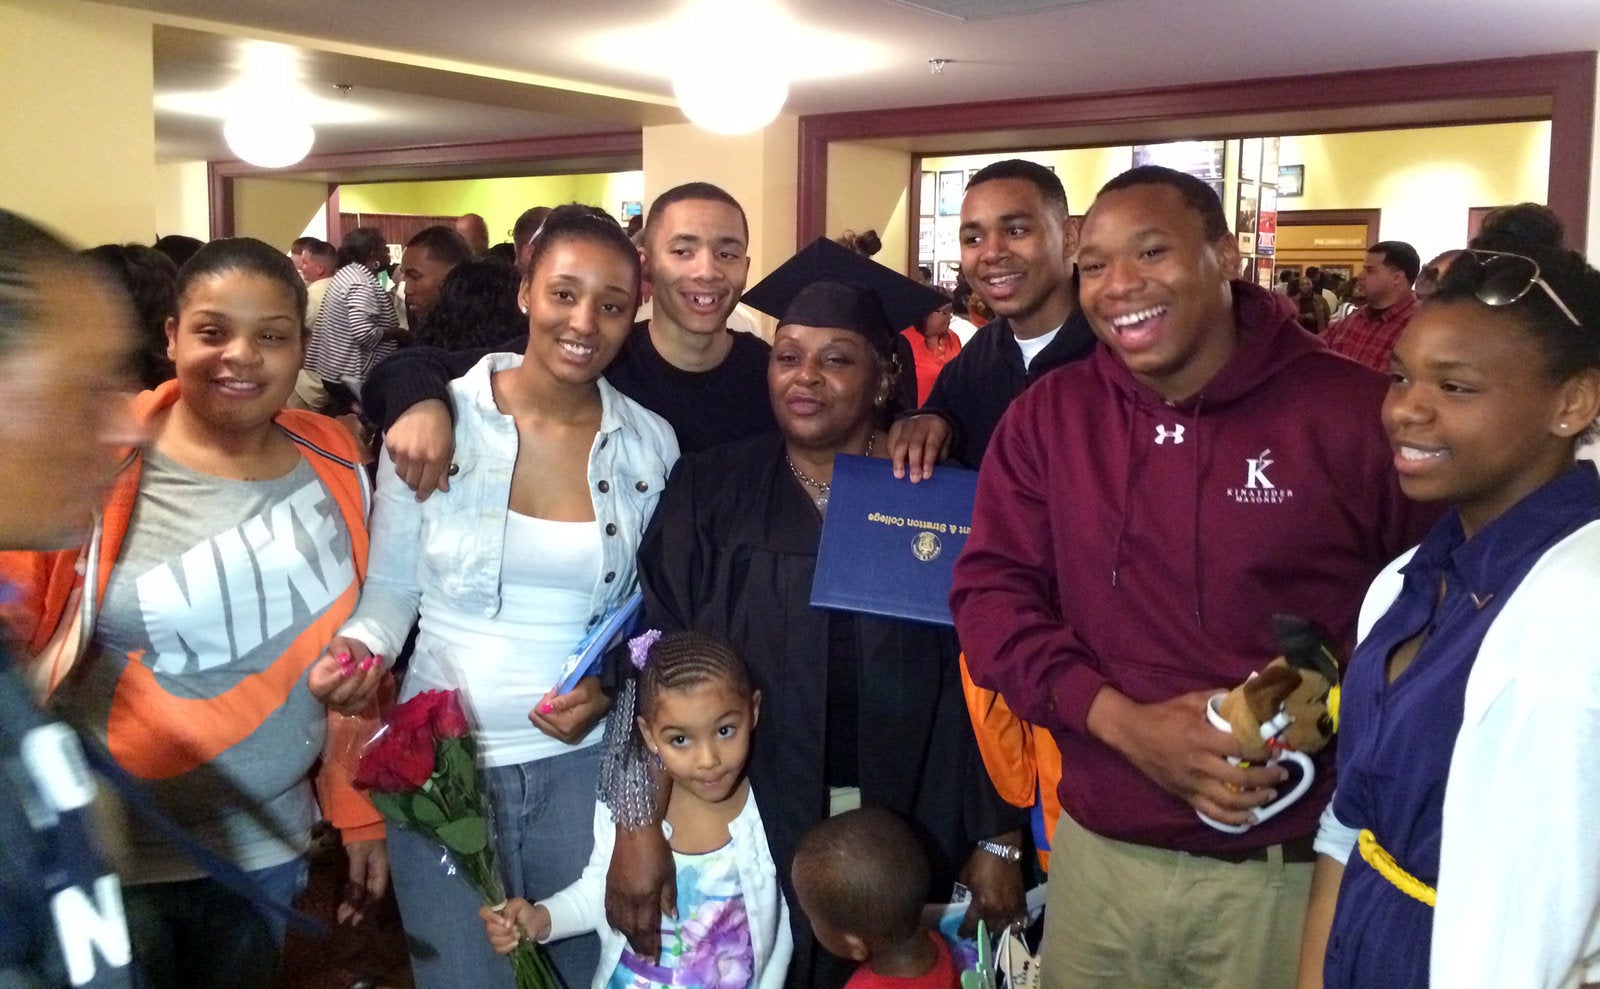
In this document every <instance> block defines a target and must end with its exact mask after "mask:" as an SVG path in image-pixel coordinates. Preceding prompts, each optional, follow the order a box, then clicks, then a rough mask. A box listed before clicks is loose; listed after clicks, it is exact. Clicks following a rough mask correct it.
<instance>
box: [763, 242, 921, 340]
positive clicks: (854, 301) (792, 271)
mask: <svg viewBox="0 0 1600 989" xmlns="http://www.w3.org/2000/svg"><path fill="white" fill-rule="evenodd" d="M744 301H745V302H746V303H748V304H749V305H751V306H754V307H755V308H757V309H759V310H761V311H762V312H764V313H766V314H767V315H769V316H775V317H777V319H778V325H779V326H783V325H785V324H793V323H798V324H801V325H803V326H828V327H836V328H838V329H842V330H851V331H853V332H856V333H859V334H861V335H862V336H864V337H866V338H867V342H869V343H871V344H872V346H873V348H874V349H876V350H877V351H878V352H879V353H882V354H888V353H890V352H891V351H892V350H893V347H894V341H895V338H896V337H897V336H899V334H900V331H901V330H903V329H905V328H906V327H908V326H915V325H917V324H918V323H919V322H921V320H922V317H924V316H926V315H928V313H931V312H933V311H934V310H935V309H938V308H939V307H940V306H943V305H945V304H947V303H948V302H949V301H950V300H949V299H947V298H945V297H944V296H943V295H941V294H940V293H939V292H938V291H936V290H935V289H931V288H929V287H928V286H926V285H922V284H919V283H917V282H914V281H912V280H911V279H909V278H907V277H906V276H904V275H902V274H900V273H898V272H896V271H893V270H891V269H889V268H886V267H884V266H883V265H881V264H879V263H878V262H876V261H873V260H872V259H871V258H867V257H863V256H862V255H860V254H857V253H855V252H854V251H852V250H850V249H849V248H847V247H844V246H842V245H840V244H836V243H834V242H833V241H831V240H829V239H828V238H826V237H818V238H817V239H816V240H814V241H812V242H811V243H810V244H807V245H806V246H805V247H804V248H802V249H801V251H800V253H798V254H796V255H795V256H794V257H792V258H790V259H789V260H787V261H785V262H784V263H783V264H780V265H779V266H778V267H777V269H776V270H774V271H773V272H772V273H771V274H770V275H768V276H767V277H765V278H763V279H761V281H760V282H758V283H757V284H756V285H755V287H754V288H752V289H750V291H748V292H746V293H745V294H744Z"/></svg>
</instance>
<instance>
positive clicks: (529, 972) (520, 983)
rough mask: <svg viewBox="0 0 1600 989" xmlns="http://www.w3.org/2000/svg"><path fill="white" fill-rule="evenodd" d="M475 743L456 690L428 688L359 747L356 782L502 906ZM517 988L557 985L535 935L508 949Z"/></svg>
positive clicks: (503, 895) (490, 900)
mask: <svg viewBox="0 0 1600 989" xmlns="http://www.w3.org/2000/svg"><path fill="white" fill-rule="evenodd" d="M475 751H476V746H475V745H474V744H473V741H472V733H471V731H470V729H469V727H468V725H467V715H466V712H465V711H463V710H462V709H461V696H460V693H459V692H458V691H454V690H425V691H423V692H422V693H420V694H418V695H417V696H415V697H413V698H411V699H410V700H408V701H406V702H405V703H403V704H398V705H396V706H395V709H394V712H393V713H392V714H391V715H390V716H389V723H388V724H386V725H384V726H383V728H381V729H380V730H379V731H378V733H377V735H376V736H374V737H373V739H372V741H371V742H370V743H368V745H367V748H366V750H365V751H363V752H362V754H361V761H360V764H359V765H358V766H357V768H356V774H355V785H356V786H357V787H360V788H362V789H364V790H367V791H369V795H370V796H371V797H372V804H373V806H374V807H377V808H378V810H379V811H380V812H381V813H382V814H383V816H384V817H385V818H387V819H389V820H391V821H393V822H395V823H396V824H399V825H401V826H402V827H407V828H412V829H414V830H416V831H418V832H421V833H422V834H425V835H427V836H428V837H430V838H432V839H434V840H435V841H437V842H439V843H440V844H441V845H443V846H444V847H445V848H446V849H448V850H449V852H450V857H451V858H452V859H454V860H455V863H456V866H457V867H458V868H460V870H461V872H462V874H463V875H465V876H466V878H467V881H468V882H470V883H471V884H472V888H473V889H476V890H477V891H478V895H479V896H482V897H483V901H484V902H485V903H487V904H489V905H490V906H491V907H493V908H495V909H499V908H500V907H501V906H502V905H504V903H505V901H506V890H505V883H504V882H503V881H502V880H501V879H500V868H499V865H498V863H496V861H495V853H494V842H493V841H491V840H490V835H489V825H488V820H489V806H488V803H489V802H488V800H487V798H486V797H485V795H484V792H483V788H482V787H481V786H480V785H479V782H478V768H477V765H476V763H475V762H474V760H473V755H474V753H475ZM508 957H509V958H510V960H511V967H512V969H513V970H514V971H515V972H516V975H517V989H560V985H561V983H560V982H559V980H557V978H556V975H555V972H554V971H552V970H551V968H550V963H549V961H547V960H546V959H545V957H544V955H543V954H542V953H540V951H539V949H538V948H537V947H536V946H535V945H533V944H532V943H531V942H523V943H522V944H519V945H517V948H516V950H515V951H513V952H512V953H511V954H510V955H509V956H508Z"/></svg>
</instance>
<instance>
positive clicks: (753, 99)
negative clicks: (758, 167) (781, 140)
mask: <svg viewBox="0 0 1600 989" xmlns="http://www.w3.org/2000/svg"><path fill="white" fill-rule="evenodd" d="M735 78H737V79H738V83H737V85H729V83H728V76H727V75H726V67H725V66H722V65H719V66H717V67H716V68H715V69H712V70H709V71H698V70H695V71H688V72H683V73H681V74H679V75H678V76H676V77H675V78H674V79H673V80H672V95H673V96H675V97H677V100H678V107H679V109H681V110H683V115H684V116H686V117H688V118H689V120H690V122H691V123H693V124H695V125H696V126H698V127H701V128H704V129H705V130H708V131H711V132H712V133H714V134H748V133H750V132H752V131H758V130H760V129H761V128H763V127H765V126H767V125H768V124H770V123H772V122H773V121H774V120H776V119H777V117H778V112H779V111H781V110H782V109H783V104H784V101H785V100H787V99H788V98H789V81H788V80H787V79H784V78H783V77H782V76H781V75H779V74H778V73H776V72H774V71H772V70H771V69H757V68H755V67H753V66H752V71H749V72H745V73H742V74H739V75H737V76H735Z"/></svg>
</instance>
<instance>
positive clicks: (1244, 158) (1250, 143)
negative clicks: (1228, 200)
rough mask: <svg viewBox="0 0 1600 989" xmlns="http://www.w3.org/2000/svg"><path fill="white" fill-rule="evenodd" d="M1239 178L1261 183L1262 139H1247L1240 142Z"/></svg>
mask: <svg viewBox="0 0 1600 989" xmlns="http://www.w3.org/2000/svg"><path fill="white" fill-rule="evenodd" d="M1239 178H1241V179H1248V180H1249V181H1251V182H1260V181H1261V138H1259V137H1247V138H1245V139H1244V140H1243V141H1240V142H1239Z"/></svg>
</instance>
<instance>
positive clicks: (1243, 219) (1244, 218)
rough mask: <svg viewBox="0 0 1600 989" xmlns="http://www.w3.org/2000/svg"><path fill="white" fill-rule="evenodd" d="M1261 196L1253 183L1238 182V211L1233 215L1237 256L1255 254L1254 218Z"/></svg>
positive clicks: (1248, 181)
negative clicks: (1237, 239) (1236, 238)
mask: <svg viewBox="0 0 1600 989" xmlns="http://www.w3.org/2000/svg"><path fill="white" fill-rule="evenodd" d="M1260 196H1261V194H1260V192H1259V189H1258V187H1257V185H1256V183H1255V182H1252V181H1250V180H1248V179H1240V180H1239V209H1238V211H1237V212H1236V213H1235V214H1234V228H1233V229H1234V233H1236V234H1237V235H1238V237H1239V254H1240V255H1242V256H1245V257H1249V256H1251V255H1253V254H1255V253H1256V216H1257V213H1258V212H1259V210H1260V203H1261V198H1260Z"/></svg>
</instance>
